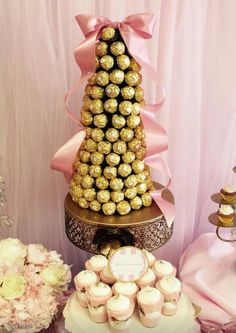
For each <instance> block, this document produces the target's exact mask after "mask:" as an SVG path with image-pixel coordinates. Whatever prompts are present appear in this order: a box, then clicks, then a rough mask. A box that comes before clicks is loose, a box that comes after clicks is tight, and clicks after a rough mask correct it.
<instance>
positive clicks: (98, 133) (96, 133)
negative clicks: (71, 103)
mask: <svg viewBox="0 0 236 333" xmlns="http://www.w3.org/2000/svg"><path fill="white" fill-rule="evenodd" d="M91 138H92V139H93V140H94V141H95V142H100V141H102V140H103V138H104V132H103V130H101V128H93V129H92V132H91Z"/></svg>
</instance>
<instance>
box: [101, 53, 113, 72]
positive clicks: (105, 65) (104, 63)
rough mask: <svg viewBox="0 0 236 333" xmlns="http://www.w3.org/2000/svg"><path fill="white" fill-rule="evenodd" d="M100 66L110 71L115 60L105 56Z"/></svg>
mask: <svg viewBox="0 0 236 333" xmlns="http://www.w3.org/2000/svg"><path fill="white" fill-rule="evenodd" d="M100 65H101V67H102V68H103V69H105V70H106V71H108V70H109V69H111V68H112V67H113V66H114V59H113V57H111V56H110V55H105V56H103V57H102V58H101V59H100Z"/></svg>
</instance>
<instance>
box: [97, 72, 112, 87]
mask: <svg viewBox="0 0 236 333" xmlns="http://www.w3.org/2000/svg"><path fill="white" fill-rule="evenodd" d="M96 83H97V84H98V85H99V86H102V87H104V86H106V85H108V83H109V74H108V73H107V72H105V71H99V72H97V76H96Z"/></svg>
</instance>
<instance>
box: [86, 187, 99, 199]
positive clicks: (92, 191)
mask: <svg viewBox="0 0 236 333" xmlns="http://www.w3.org/2000/svg"><path fill="white" fill-rule="evenodd" d="M83 195H84V198H85V199H86V200H88V201H92V200H94V199H95V198H96V191H95V189H94V188H87V189H85V190H84V193H83Z"/></svg>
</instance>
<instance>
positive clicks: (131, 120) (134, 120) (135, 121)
mask: <svg viewBox="0 0 236 333" xmlns="http://www.w3.org/2000/svg"><path fill="white" fill-rule="evenodd" d="M140 121H141V120H140V116H136V115H134V114H131V115H130V116H129V117H127V125H128V127H129V128H132V129H134V128H136V127H138V125H139V124H140Z"/></svg>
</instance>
